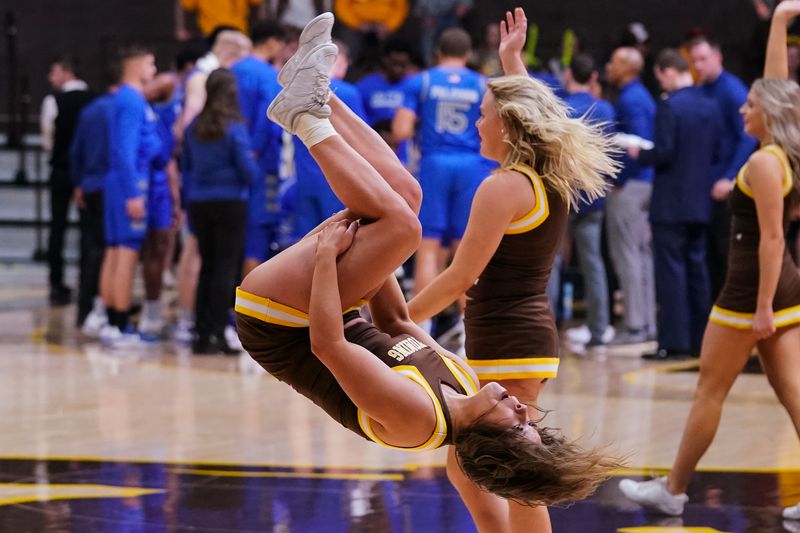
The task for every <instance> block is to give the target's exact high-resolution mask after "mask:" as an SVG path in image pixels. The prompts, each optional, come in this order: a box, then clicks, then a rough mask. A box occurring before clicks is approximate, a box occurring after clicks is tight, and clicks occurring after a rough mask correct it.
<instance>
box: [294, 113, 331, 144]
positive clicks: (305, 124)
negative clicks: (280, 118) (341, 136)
mask: <svg viewBox="0 0 800 533" xmlns="http://www.w3.org/2000/svg"><path fill="white" fill-rule="evenodd" d="M294 134H295V135H297V137H298V138H299V139H300V140H301V141H303V144H305V145H306V147H307V148H311V147H312V146H314V145H315V144H319V143H321V142H322V141H324V140H325V139H327V138H328V137H333V136H334V135H337V133H336V130H335V129H333V125H332V124H331V121H330V120H328V119H327V118H318V117H315V116H314V115H312V114H311V113H303V114H302V115H300V117H299V118H298V119H297V126H296V127H295V132H294Z"/></svg>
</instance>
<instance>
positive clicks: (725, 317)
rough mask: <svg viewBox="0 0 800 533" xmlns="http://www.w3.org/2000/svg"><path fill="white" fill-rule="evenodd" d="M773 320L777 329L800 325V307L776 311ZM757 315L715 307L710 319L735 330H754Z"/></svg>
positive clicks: (712, 309)
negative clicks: (754, 319)
mask: <svg viewBox="0 0 800 533" xmlns="http://www.w3.org/2000/svg"><path fill="white" fill-rule="evenodd" d="M772 316H773V320H774V324H775V327H776V328H782V327H785V326H791V325H793V324H800V305H796V306H794V307H788V308H786V309H781V310H780V311H775V312H774V313H773V314H772ZM753 317H755V313H739V312H736V311H730V310H728V309H724V308H722V307H719V306H717V305H715V306H714V307H712V308H711V315H710V316H709V317H708V319H709V320H710V321H711V322H713V323H714V324H719V325H720V326H727V327H729V328H734V329H753Z"/></svg>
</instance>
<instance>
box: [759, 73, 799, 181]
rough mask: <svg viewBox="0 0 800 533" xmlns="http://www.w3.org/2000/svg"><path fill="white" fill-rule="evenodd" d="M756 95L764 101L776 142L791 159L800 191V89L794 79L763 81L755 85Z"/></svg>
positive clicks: (770, 130) (769, 128)
mask: <svg viewBox="0 0 800 533" xmlns="http://www.w3.org/2000/svg"><path fill="white" fill-rule="evenodd" d="M753 94H754V95H755V96H756V97H757V98H758V101H759V102H761V108H762V109H763V110H764V116H765V117H766V123H767V129H768V130H769V133H770V135H772V140H773V142H774V143H775V144H777V145H778V146H780V147H781V148H783V151H784V152H786V155H787V156H788V158H789V162H790V163H791V165H792V170H793V171H794V172H793V174H794V175H793V176H792V181H793V182H794V186H795V188H796V189H798V190H800V180H799V179H798V174H800V86H798V85H797V83H796V82H794V81H791V80H781V79H777V78H770V79H759V80H756V81H755V82H753Z"/></svg>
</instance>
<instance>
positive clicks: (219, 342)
mask: <svg viewBox="0 0 800 533" xmlns="http://www.w3.org/2000/svg"><path fill="white" fill-rule="evenodd" d="M192 353H194V354H196V355H217V354H224V355H239V353H240V350H237V349H236V348H233V347H231V346H228V343H227V342H226V341H225V336H224V335H220V336H217V335H210V336H198V337H197V338H195V340H194V341H192Z"/></svg>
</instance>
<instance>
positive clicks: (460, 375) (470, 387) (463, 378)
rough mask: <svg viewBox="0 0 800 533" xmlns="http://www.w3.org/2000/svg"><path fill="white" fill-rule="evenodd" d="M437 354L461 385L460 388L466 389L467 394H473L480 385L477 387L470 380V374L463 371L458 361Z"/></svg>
mask: <svg viewBox="0 0 800 533" xmlns="http://www.w3.org/2000/svg"><path fill="white" fill-rule="evenodd" d="M437 354H438V355H439V357H441V358H442V361H444V364H445V365H447V368H449V369H450V372H451V373H452V374H453V377H454V378H456V381H458V383H459V384H460V385H461V388H463V389H464V390H465V391H467V396H475V395H476V394H477V393H478V389H479V388H480V387H478V384H477V383H475V381H473V380H472V376H470V375H469V374H468V373H467V372H465V371H464V369H463V368H461V367H460V366H459V364H458V363H456V362H455V361H453V360H452V359H450V358H449V357H446V356H444V355H442V354H440V353H438V352H437Z"/></svg>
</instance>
